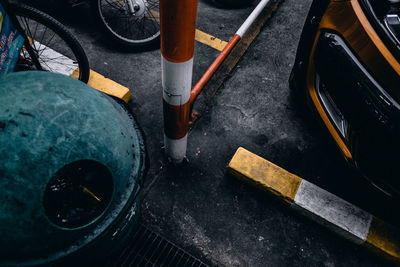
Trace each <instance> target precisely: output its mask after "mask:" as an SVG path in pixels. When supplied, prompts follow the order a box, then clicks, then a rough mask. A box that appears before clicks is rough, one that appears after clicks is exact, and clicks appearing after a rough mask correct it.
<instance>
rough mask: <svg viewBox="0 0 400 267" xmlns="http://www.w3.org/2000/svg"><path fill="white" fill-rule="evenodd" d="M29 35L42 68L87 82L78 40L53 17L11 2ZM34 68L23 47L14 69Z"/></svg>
mask: <svg viewBox="0 0 400 267" xmlns="http://www.w3.org/2000/svg"><path fill="white" fill-rule="evenodd" d="M10 12H13V13H14V14H15V16H16V18H17V20H18V22H19V24H20V26H21V28H22V29H23V31H24V32H25V34H26V36H27V37H28V40H29V43H30V44H31V47H32V49H33V51H34V53H35V54H36V57H37V58H38V60H39V62H40V65H41V67H42V69H43V70H46V71H50V72H56V73H61V74H65V75H68V76H71V75H72V74H73V77H75V78H77V79H79V80H81V81H82V82H85V83H87V82H88V80H89V71H90V70H89V62H88V59H87V57H86V54H85V51H84V50H83V48H82V46H81V45H80V44H79V42H78V40H77V39H76V38H75V37H74V36H73V35H72V34H71V33H70V32H69V31H68V30H67V29H66V28H65V26H63V25H62V24H61V23H60V22H58V21H57V20H56V19H54V18H53V17H51V16H49V15H48V14H46V13H44V12H42V11H39V10H37V9H35V8H33V7H30V6H26V5H16V4H12V5H10ZM32 69H36V67H35V64H34V63H33V61H32V59H31V57H30V55H29V53H28V52H27V50H26V49H25V48H23V49H22V52H21V55H20V59H19V61H18V63H17V66H16V69H15V70H16V71H21V70H32Z"/></svg>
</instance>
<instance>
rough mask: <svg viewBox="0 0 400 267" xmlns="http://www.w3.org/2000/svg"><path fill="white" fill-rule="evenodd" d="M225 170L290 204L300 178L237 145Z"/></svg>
mask: <svg viewBox="0 0 400 267" xmlns="http://www.w3.org/2000/svg"><path fill="white" fill-rule="evenodd" d="M227 171H228V172H229V173H231V174H233V175H234V176H236V177H237V178H239V179H241V180H244V181H246V182H249V183H251V184H253V185H255V186H256V187H258V188H261V189H263V190H266V191H268V192H271V193H273V194H274V195H277V196H278V197H279V198H282V199H283V200H284V201H286V202H287V203H289V204H291V203H292V202H293V200H294V197H295V196H296V193H297V189H298V188H299V186H300V183H301V180H302V179H301V178H300V177H298V176H296V175H294V174H291V173H289V172H288V171H286V170H284V169H282V168H281V167H278V166H277V165H275V164H273V163H271V162H269V161H268V160H265V159H263V158H261V157H259V156H257V155H256V154H253V153H251V152H250V151H248V150H246V149H244V148H242V147H239V148H238V150H237V151H236V153H235V155H234V156H233V158H232V160H231V162H230V163H229V165H228V169H227Z"/></svg>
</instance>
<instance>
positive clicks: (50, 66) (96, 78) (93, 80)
mask: <svg viewBox="0 0 400 267" xmlns="http://www.w3.org/2000/svg"><path fill="white" fill-rule="evenodd" d="M33 46H34V47H35V48H36V49H37V50H40V51H42V52H41V53H42V55H41V57H43V58H47V59H52V58H56V59H57V60H56V61H51V60H50V61H48V62H46V63H45V64H43V66H42V67H43V69H45V70H48V71H52V72H57V73H60V74H64V75H67V76H71V77H73V78H76V79H77V78H78V77H79V69H78V64H77V63H76V62H74V61H73V60H72V59H70V58H68V57H66V56H64V55H62V54H60V53H59V52H57V51H55V50H53V49H51V48H49V47H46V46H45V45H43V44H40V43H39V42H37V41H35V42H34V43H33ZM88 85H90V86H91V87H93V88H94V89H96V90H99V91H101V92H103V93H106V94H108V95H111V96H114V97H117V98H119V99H121V100H123V101H124V102H126V103H127V102H128V101H129V100H130V99H131V92H130V91H129V88H127V87H125V86H122V85H120V84H119V83H117V82H115V81H113V80H110V79H107V78H106V77H104V76H103V75H101V74H99V73H97V72H95V71H93V70H90V76H89V81H88Z"/></svg>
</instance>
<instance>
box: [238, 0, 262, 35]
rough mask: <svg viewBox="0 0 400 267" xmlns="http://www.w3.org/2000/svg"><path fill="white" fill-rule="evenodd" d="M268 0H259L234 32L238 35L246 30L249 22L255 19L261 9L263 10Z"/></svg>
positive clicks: (251, 22) (249, 24)
mask: <svg viewBox="0 0 400 267" xmlns="http://www.w3.org/2000/svg"><path fill="white" fill-rule="evenodd" d="M269 1H270V0H261V1H260V3H259V4H258V5H257V6H256V8H255V9H254V10H253V12H251V14H250V16H249V17H248V18H247V19H246V20H245V22H244V23H243V24H242V26H240V28H239V30H237V32H236V34H237V35H239V36H240V37H243V35H244V34H245V33H246V32H247V30H248V29H249V27H250V26H251V24H253V22H254V21H255V20H256V18H257V17H258V16H259V15H260V13H261V11H263V9H264V7H265V6H266V5H267V4H268V2H269Z"/></svg>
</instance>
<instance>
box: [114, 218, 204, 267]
mask: <svg viewBox="0 0 400 267" xmlns="http://www.w3.org/2000/svg"><path fill="white" fill-rule="evenodd" d="M109 265H112V266H165V267H167V266H196V267H203V266H204V267H205V266H208V265H207V264H205V263H203V262H202V261H200V260H199V259H197V258H195V257H193V256H192V255H190V254H189V253H188V252H186V251H184V250H183V249H180V248H179V247H177V246H175V245H174V244H173V243H171V242H170V241H168V240H166V239H165V238H163V237H161V236H160V235H159V234H157V233H155V232H153V231H151V230H149V229H148V228H146V227H145V226H144V225H142V224H140V225H139V227H138V228H137V230H136V231H135V233H134V234H133V235H132V238H131V241H130V243H128V244H127V246H126V248H125V249H124V250H123V251H122V252H121V254H120V255H118V256H117V258H116V259H115V260H113V262H112V263H110V264H109Z"/></svg>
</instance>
